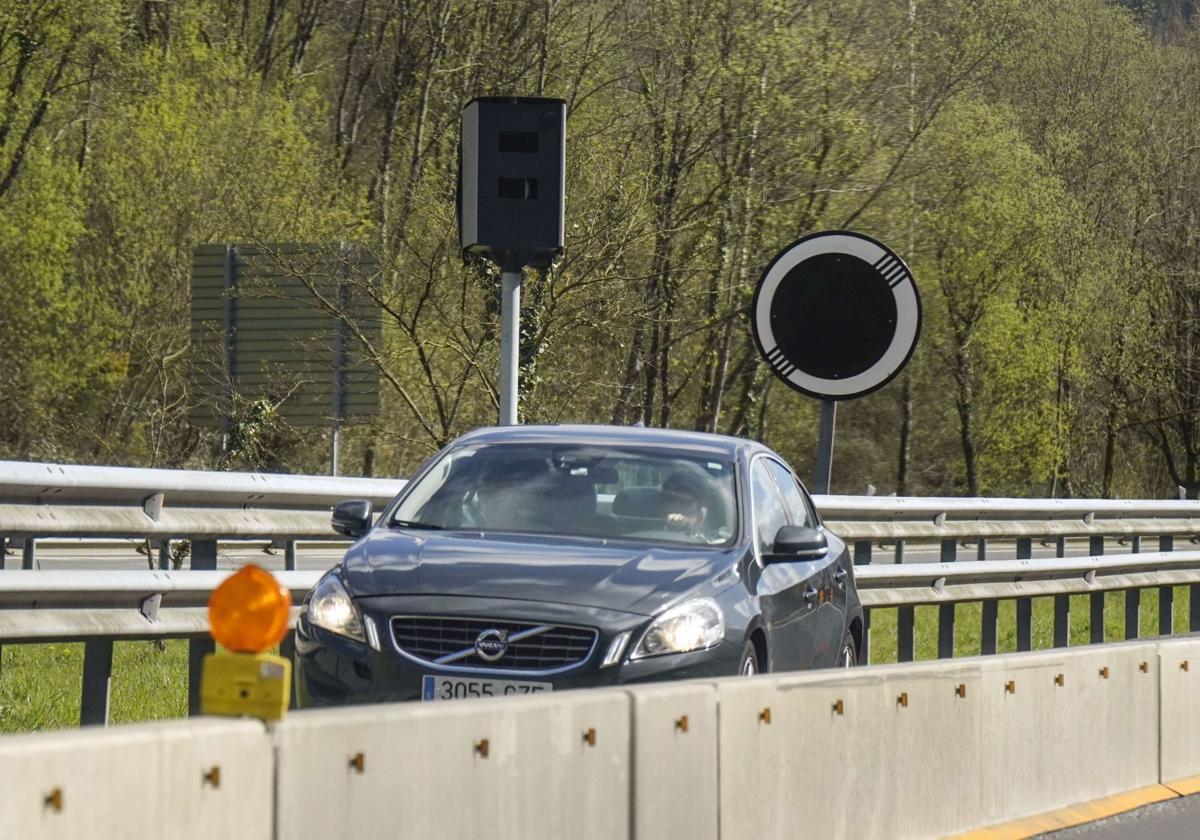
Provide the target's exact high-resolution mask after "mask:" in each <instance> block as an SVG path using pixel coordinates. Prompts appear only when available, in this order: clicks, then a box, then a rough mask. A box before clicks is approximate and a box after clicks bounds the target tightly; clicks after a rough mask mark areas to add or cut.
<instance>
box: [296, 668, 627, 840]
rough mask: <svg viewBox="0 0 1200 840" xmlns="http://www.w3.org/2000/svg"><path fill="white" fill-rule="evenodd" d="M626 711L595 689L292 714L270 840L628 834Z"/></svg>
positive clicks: (621, 701)
mask: <svg viewBox="0 0 1200 840" xmlns="http://www.w3.org/2000/svg"><path fill="white" fill-rule="evenodd" d="M630 708H631V707H630V700H629V696H628V695H627V694H626V693H624V692H622V691H604V690H596V691H581V692H563V693H561V694H554V695H546V696H544V697H518V698H513V699H488V700H478V701H474V700H470V701H456V702H450V703H445V704H442V703H433V704H424V705H422V704H416V703H410V704H403V705H393V706H377V707H361V708H356V709H337V710H328V711H326V710H317V711H309V712H298V713H294V714H292V715H289V716H288V718H287V719H286V720H284V721H283V722H282V723H281V724H280V725H279V726H278V727H277V728H276V732H275V735H276V744H277V752H276V761H277V772H276V779H277V801H276V815H277V826H276V836H277V837H280V838H284V837H286V838H288V840H304V838H314V840H328V838H330V837H354V838H373V837H387V838H408V837H411V838H421V840H428V838H431V837H436V838H444V840H453V838H464V840H465V839H466V838H477V837H478V838H488V840H506V838H511V839H512V840H538V838H545V840H559V839H560V838H568V837H569V838H573V840H574V838H580V840H586V838H597V840H599V838H604V840H619V838H624V837H628V836H629V833H630V807H629V802H630V784H631V779H630V734H631V733H630V716H631V715H630Z"/></svg>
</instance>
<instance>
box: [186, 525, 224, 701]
mask: <svg viewBox="0 0 1200 840" xmlns="http://www.w3.org/2000/svg"><path fill="white" fill-rule="evenodd" d="M215 568H217V541H216V540H215V539H207V540H192V569H193V571H206V570H212V569H215ZM214 650H216V646H215V645H214V644H213V640H212V639H211V638H204V639H191V640H189V641H188V716H190V717H195V716H196V715H199V714H200V667H201V665H202V663H203V662H204V656H205V654H208V653H212V652H213V651H214Z"/></svg>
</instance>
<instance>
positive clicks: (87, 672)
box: [79, 639, 113, 726]
mask: <svg viewBox="0 0 1200 840" xmlns="http://www.w3.org/2000/svg"><path fill="white" fill-rule="evenodd" d="M112 655H113V642H112V639H91V640H89V641H87V642H85V643H84V645H83V692H82V694H81V696H80V702H79V725H80V726H90V725H99V726H107V725H108V698H109V692H110V689H111V687H112Z"/></svg>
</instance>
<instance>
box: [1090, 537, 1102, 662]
mask: <svg viewBox="0 0 1200 840" xmlns="http://www.w3.org/2000/svg"><path fill="white" fill-rule="evenodd" d="M1088 554H1089V555H1090V556H1092V557H1103V556H1104V536H1103V535H1100V536H1093V537H1088ZM1104 594H1105V593H1103V592H1093V593H1092V594H1091V595H1089V596H1088V597H1089V599H1090V603H1089V606H1090V608H1091V609H1090V613H1091V614H1090V615H1089V617H1088V624H1089V625H1091V626H1090V627H1089V628H1088V639H1089V641H1091V643H1092V644H1094V645H1101V644H1104Z"/></svg>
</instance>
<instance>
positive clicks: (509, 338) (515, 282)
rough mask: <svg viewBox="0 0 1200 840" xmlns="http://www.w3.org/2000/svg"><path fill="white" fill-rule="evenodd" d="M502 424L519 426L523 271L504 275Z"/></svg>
mask: <svg viewBox="0 0 1200 840" xmlns="http://www.w3.org/2000/svg"><path fill="white" fill-rule="evenodd" d="M500 280H501V287H500V425H501V426H515V425H517V352H518V349H519V344H520V335H521V272H520V271H505V272H504V273H503V274H501V275H500Z"/></svg>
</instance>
